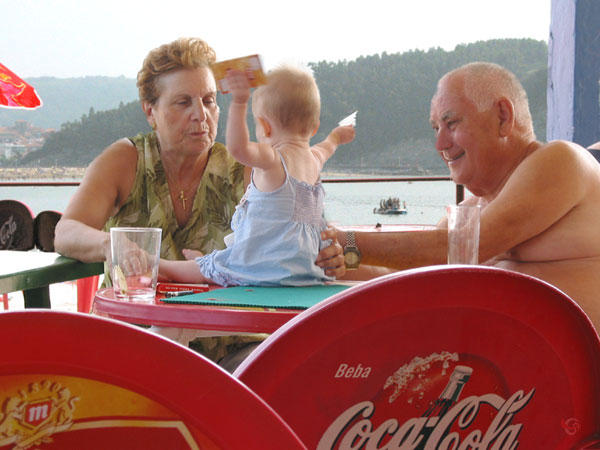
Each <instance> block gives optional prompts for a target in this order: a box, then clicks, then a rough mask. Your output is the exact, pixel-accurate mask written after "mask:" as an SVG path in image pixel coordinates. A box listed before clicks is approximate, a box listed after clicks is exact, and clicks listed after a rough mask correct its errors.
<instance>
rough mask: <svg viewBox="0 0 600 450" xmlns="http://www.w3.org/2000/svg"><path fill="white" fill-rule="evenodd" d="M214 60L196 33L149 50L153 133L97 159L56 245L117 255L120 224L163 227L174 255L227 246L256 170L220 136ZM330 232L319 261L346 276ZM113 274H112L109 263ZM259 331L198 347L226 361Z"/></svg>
mask: <svg viewBox="0 0 600 450" xmlns="http://www.w3.org/2000/svg"><path fill="white" fill-rule="evenodd" d="M214 62H215V52H214V51H213V49H212V48H210V47H209V46H208V45H207V44H206V43H205V42H204V41H202V40H200V39H195V38H185V39H184V38H182V39H178V40H176V41H174V42H172V43H170V44H165V45H162V46H160V47H159V48H157V49H154V50H152V51H151V52H150V53H149V54H148V56H147V57H146V59H145V60H144V63H143V66H142V69H141V70H140V71H139V73H138V81H137V86H138V89H139V96H140V101H141V104H142V109H143V110H144V113H145V114H146V117H147V119H148V123H149V124H150V126H151V127H152V130H153V131H152V132H150V133H148V134H139V135H137V136H136V137H134V138H129V139H121V140H119V141H117V142H115V143H113V144H112V145H110V146H109V147H108V148H106V149H105V150H104V151H103V152H102V154H100V155H99V156H98V157H97V158H96V159H95V160H94V161H93V162H92V164H91V165H90V166H89V168H88V169H87V171H86V174H85V176H84V178H83V180H82V182H81V184H80V186H79V188H78V189H77V191H76V192H75V194H74V196H73V198H72V199H71V201H70V203H69V205H68V206H67V208H66V210H65V212H64V214H63V216H62V219H61V220H60V222H59V223H58V224H57V227H56V235H55V248H56V251H57V252H59V253H61V254H63V255H65V256H70V257H72V258H76V259H79V260H81V261H85V262H94V261H106V260H109V259H110V235H109V233H108V230H109V229H110V227H114V226H141V227H157V228H161V229H162V248H161V258H165V259H185V255H186V254H187V255H188V256H189V257H192V256H193V254H194V251H200V252H203V253H209V252H211V251H212V250H214V249H221V248H224V246H225V244H224V241H223V238H224V237H225V236H226V235H227V234H229V233H230V232H231V227H230V223H231V217H232V215H233V212H234V210H235V206H236V204H237V203H238V201H239V200H240V199H241V197H242V195H243V193H244V190H245V186H246V184H247V181H248V175H249V172H248V171H246V170H245V169H244V167H243V166H242V165H240V164H239V163H237V162H236V161H235V160H234V159H233V158H232V157H231V156H230V155H229V153H228V152H227V149H226V148H225V146H223V145H222V144H220V143H217V142H215V137H216V135H217V124H218V119H219V106H218V105H217V88H216V83H215V79H214V77H213V74H212V72H211V69H210V64H212V63H214ZM323 238H324V239H333V241H334V243H333V244H332V245H331V246H329V247H327V248H325V249H324V250H323V251H322V252H321V253H320V254H319V258H318V261H317V262H316V264H317V265H319V266H321V267H330V269H328V270H327V271H326V273H327V274H328V275H333V276H341V275H343V274H344V271H345V268H344V267H343V256H342V249H341V246H340V245H339V244H338V243H337V241H336V240H335V230H333V229H329V230H326V231H324V232H323ZM331 267H333V269H331ZM105 275H106V278H107V279H108V282H110V279H109V277H108V271H107V272H106V274H105ZM259 339H260V338H259V337H256V336H245V337H239V336H233V337H226V338H209V339H206V340H205V341H203V343H201V344H200V345H199V349H200V351H201V352H202V353H204V354H205V355H206V356H208V357H209V358H211V359H213V360H215V361H219V360H220V358H222V357H223V356H224V355H226V354H228V353H230V352H232V351H237V350H240V348H241V347H248V345H247V344H248V343H249V342H256V341H257V340H259Z"/></svg>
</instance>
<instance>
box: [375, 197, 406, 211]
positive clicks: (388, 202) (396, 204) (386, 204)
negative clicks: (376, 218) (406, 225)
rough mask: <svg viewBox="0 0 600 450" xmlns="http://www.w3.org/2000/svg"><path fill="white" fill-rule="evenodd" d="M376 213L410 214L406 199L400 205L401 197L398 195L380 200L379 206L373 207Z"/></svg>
mask: <svg viewBox="0 0 600 450" xmlns="http://www.w3.org/2000/svg"><path fill="white" fill-rule="evenodd" d="M373 213H374V214H388V215H390V214H408V209H407V208H406V201H404V202H402V207H401V206H400V199H399V198H398V197H388V198H387V199H381V200H380V201H379V208H373Z"/></svg>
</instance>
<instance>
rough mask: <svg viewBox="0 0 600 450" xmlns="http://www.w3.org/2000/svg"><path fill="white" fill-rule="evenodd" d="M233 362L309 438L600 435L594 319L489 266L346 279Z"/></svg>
mask: <svg viewBox="0 0 600 450" xmlns="http://www.w3.org/2000/svg"><path fill="white" fill-rule="evenodd" d="M235 375H236V376H238V377H239V378H240V380H242V381H243V382H244V383H246V384H247V385H248V386H250V388H251V389H253V390H254V391H255V392H257V393H258V394H259V395H260V396H261V397H262V398H263V399H265V400H266V401H267V402H268V403H269V404H270V405H271V406H272V407H273V408H274V409H275V410H276V411H278V412H279V414H280V415H281V416H282V417H283V418H284V420H286V421H287V423H288V424H289V425H290V426H291V427H292V428H293V429H294V431H295V432H296V433H297V434H298V436H299V437H300V438H301V439H302V440H303V442H304V443H305V445H306V446H307V447H308V448H317V449H319V450H321V449H349V448H371V446H372V448H417V449H419V448H424V449H428V448H498V449H500V448H502V449H504V448H506V449H508V448H516V447H515V446H516V445H518V447H519V448H524V449H542V448H544V449H575V448H600V447H598V446H597V441H596V439H597V436H599V432H600V402H599V399H600V340H599V338H598V335H597V333H596V331H595V330H594V328H593V326H592V324H591V322H590V321H589V319H588V317H587V316H586V315H585V314H584V313H583V311H582V310H581V309H580V308H579V307H578V306H577V305H576V304H575V302H573V301H572V300H571V299H570V298H569V297H567V296H566V295H565V294H564V293H562V292H561V291H559V290H558V289H556V288H554V287H552V286H551V285H549V284H547V283H545V282H543V281H540V280H538V279H535V278H532V277H528V276H525V275H521V274H517V273H514V272H509V271H505V270H501V269H494V268H488V267H479V266H439V267H430V268H424V269H419V270H413V271H406V272H401V273H398V274H394V275H390V276H386V277H382V278H379V279H376V280H373V281H371V282H368V283H364V284H362V285H359V286H356V287H352V288H350V289H348V290H346V291H344V292H342V293H340V294H337V295H335V296H334V297H331V298H330V299H328V300H325V301H323V302H321V303H320V304H318V305H316V306H314V307H313V308H310V309H308V310H306V311H305V312H303V313H301V314H300V315H298V316H297V317H296V318H294V319H292V320H291V321H290V322H288V323H287V324H286V325H284V326H283V327H282V328H280V329H279V330H277V331H276V332H275V333H274V334H273V335H272V336H271V337H270V338H269V339H267V340H266V341H265V342H264V343H263V344H262V345H261V347H259V348H258V349H257V350H256V351H255V352H254V353H253V354H252V355H251V356H250V357H249V358H248V359H247V360H246V361H245V362H244V363H242V365H241V366H240V367H239V368H238V370H237V371H236V373H235ZM400 443H402V445H403V446H402V447H401V446H400ZM469 445H470V446H469Z"/></svg>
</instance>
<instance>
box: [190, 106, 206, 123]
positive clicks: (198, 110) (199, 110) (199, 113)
mask: <svg viewBox="0 0 600 450" xmlns="http://www.w3.org/2000/svg"><path fill="white" fill-rule="evenodd" d="M193 115H194V119H198V120H200V121H201V122H203V121H204V120H206V116H207V112H206V106H204V103H203V102H201V101H200V102H197V103H196V104H195V105H194V112H193Z"/></svg>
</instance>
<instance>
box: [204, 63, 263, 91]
mask: <svg viewBox="0 0 600 450" xmlns="http://www.w3.org/2000/svg"><path fill="white" fill-rule="evenodd" d="M211 69H212V71H213V74H214V75H215V80H216V81H217V85H218V87H219V90H220V91H221V92H222V93H223V94H227V93H228V92H229V87H228V86H227V79H226V78H225V77H226V76H227V71H228V70H239V71H242V72H246V76H247V77H248V82H249V84H250V87H256V86H260V85H261V84H267V77H266V75H265V73H264V72H263V69H262V63H261V61H260V56H259V55H249V56H243V57H241V58H235V59H228V60H226V61H220V62H217V63H214V64H213V65H212V66H211Z"/></svg>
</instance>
